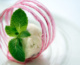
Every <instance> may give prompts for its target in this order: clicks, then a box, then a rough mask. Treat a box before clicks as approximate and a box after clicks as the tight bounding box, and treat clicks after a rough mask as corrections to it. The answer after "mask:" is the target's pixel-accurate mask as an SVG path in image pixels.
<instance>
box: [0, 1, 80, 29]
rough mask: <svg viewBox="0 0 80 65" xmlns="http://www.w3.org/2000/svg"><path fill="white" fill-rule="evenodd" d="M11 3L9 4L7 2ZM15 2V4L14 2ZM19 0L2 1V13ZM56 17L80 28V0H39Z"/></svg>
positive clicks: (0, 6)
mask: <svg viewBox="0 0 80 65" xmlns="http://www.w3.org/2000/svg"><path fill="white" fill-rule="evenodd" d="M7 1H9V2H7ZM12 1H13V2H12ZM15 1H17V0H0V12H2V11H3V10H4V9H5V8H6V7H9V6H11V4H12V3H15ZM38 1H40V2H42V3H43V4H44V5H46V7H47V8H48V9H49V10H50V11H51V12H52V13H53V14H54V15H55V14H56V15H58V16H60V17H63V18H65V19H67V20H69V21H71V22H72V23H73V24H76V25H77V26H78V27H79V28H80V0H38Z"/></svg>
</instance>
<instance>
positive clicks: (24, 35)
mask: <svg viewBox="0 0 80 65" xmlns="http://www.w3.org/2000/svg"><path fill="white" fill-rule="evenodd" d="M29 36H31V34H30V33H29V32H28V31H27V30H26V31H22V32H21V33H20V34H19V36H18V37H19V38H25V37H29Z"/></svg>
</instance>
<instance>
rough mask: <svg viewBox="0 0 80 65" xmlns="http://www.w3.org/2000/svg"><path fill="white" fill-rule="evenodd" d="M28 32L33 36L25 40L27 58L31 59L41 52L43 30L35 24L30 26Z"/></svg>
mask: <svg viewBox="0 0 80 65" xmlns="http://www.w3.org/2000/svg"><path fill="white" fill-rule="evenodd" d="M27 30H28V31H29V32H30V34H31V36H30V37H27V38H24V39H23V41H24V42H23V45H24V49H25V56H26V58H30V57H31V56H33V55H36V54H37V53H39V52H40V50H41V46H42V40H41V35H42V33H41V30H40V29H39V28H38V27H37V26H36V25H35V24H28V27H27Z"/></svg>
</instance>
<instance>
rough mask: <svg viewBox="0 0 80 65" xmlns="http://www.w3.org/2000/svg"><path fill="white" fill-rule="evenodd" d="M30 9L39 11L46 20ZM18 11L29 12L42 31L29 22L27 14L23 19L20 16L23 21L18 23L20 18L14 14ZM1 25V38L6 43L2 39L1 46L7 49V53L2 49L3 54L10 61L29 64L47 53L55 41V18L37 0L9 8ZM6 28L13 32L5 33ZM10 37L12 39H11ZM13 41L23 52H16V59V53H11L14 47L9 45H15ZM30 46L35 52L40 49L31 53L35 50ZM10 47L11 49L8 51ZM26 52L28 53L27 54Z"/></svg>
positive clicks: (22, 0) (23, 0)
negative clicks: (44, 52) (43, 53)
mask: <svg viewBox="0 0 80 65" xmlns="http://www.w3.org/2000/svg"><path fill="white" fill-rule="evenodd" d="M31 3H32V4H31ZM33 4H34V5H33ZM29 7H30V8H32V9H34V10H35V11H37V13H38V14H39V15H40V16H41V17H42V18H43V19H44V21H43V20H42V19H41V18H40V16H38V15H37V13H36V12H34V11H33V10H32V9H30V8H29ZM16 10H21V11H24V12H26V11H27V12H28V13H30V15H32V16H33V18H34V19H35V20H36V21H37V22H38V23H39V24H40V26H41V30H39V28H38V27H36V25H35V24H32V23H29V22H28V18H29V17H28V16H26V15H27V14H25V13H24V15H23V14H21V17H20V16H19V17H20V19H19V21H21V23H20V22H19V21H16V20H17V18H16V17H18V16H17V15H15V16H13V14H14V12H15V11H16ZM42 10H43V11H44V12H45V13H44V12H43V11H42ZM18 13H19V12H18ZM45 14H46V15H45ZM3 17H4V20H5V24H4V22H3ZM11 17H12V18H11ZM19 17H18V18H19ZM21 18H22V19H21ZM11 21H13V22H12V23H10V22H11ZM0 23H1V30H0V36H1V38H2V39H3V41H4V43H3V41H2V39H1V38H0V41H1V46H3V45H5V47H4V48H7V49H5V52H6V53H5V52H4V51H3V48H1V49H2V51H3V53H4V54H5V56H7V58H8V59H9V60H11V61H14V62H18V63H22V64H24V63H27V62H28V61H31V60H33V59H35V58H37V57H38V56H40V54H41V53H42V52H43V51H45V50H46V49H47V48H48V46H49V45H50V44H51V43H52V41H53V39H54V35H55V34H54V32H55V31H54V30H55V24H54V20H53V17H52V15H51V14H50V12H49V10H48V9H47V8H46V7H45V6H44V5H43V4H41V3H40V2H38V1H36V0H20V1H19V2H17V3H16V4H14V5H13V6H11V7H10V8H7V9H6V10H5V11H3V13H2V15H1V17H0ZM18 23H19V24H18ZM14 24H15V26H14ZM6 26H8V27H7V30H11V31H7V30H6V31H5V27H6ZM32 28H33V29H32ZM34 28H35V29H34ZM33 30H34V31H33ZM36 30H37V31H36ZM13 32H14V33H13ZM35 32H36V34H35ZM6 33H7V34H6ZM10 37H12V38H10ZM8 40H9V41H8ZM15 40H16V41H15ZM13 41H15V42H16V43H18V44H17V46H18V47H19V48H20V49H21V51H20V49H18V50H19V53H18V51H17V52H16V53H18V54H17V58H16V57H15V55H16V53H15V55H13V54H14V52H13V51H11V49H13V48H12V47H11V46H12V45H9V44H11V43H12V44H13V45H14V43H15V42H14V43H13ZM32 41H33V42H32ZM35 41H36V42H35ZM34 42H35V43H36V46H37V47H35V44H34ZM37 42H38V43H39V44H38V45H37ZM28 43H30V44H31V45H26V44H28ZM15 45H16V44H15ZM15 45H14V46H13V47H14V48H15ZM29 46H31V48H32V47H33V46H34V47H35V48H34V50H35V49H36V48H39V49H37V50H36V51H34V52H31V50H33V49H31V48H28V47H29ZM8 47H9V48H11V49H8ZM16 48H17V47H16ZM25 49H26V50H25ZM27 50H30V51H27ZM25 52H27V53H25ZM20 53H22V54H20ZM19 54H20V55H19ZM18 55H19V56H21V57H22V58H23V59H21V58H20V57H19V56H18Z"/></svg>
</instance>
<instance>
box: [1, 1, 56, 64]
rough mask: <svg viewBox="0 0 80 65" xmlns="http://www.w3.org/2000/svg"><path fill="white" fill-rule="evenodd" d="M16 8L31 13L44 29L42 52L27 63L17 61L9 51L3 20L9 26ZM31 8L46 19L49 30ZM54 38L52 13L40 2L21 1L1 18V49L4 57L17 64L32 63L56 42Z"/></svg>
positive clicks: (8, 9)
mask: <svg viewBox="0 0 80 65" xmlns="http://www.w3.org/2000/svg"><path fill="white" fill-rule="evenodd" d="M15 8H22V9H23V10H25V11H27V12H29V13H30V14H31V15H32V16H33V17H34V18H35V19H36V20H37V22H39V23H40V25H41V28H42V48H41V51H40V53H39V54H37V55H36V56H35V57H31V58H28V59H26V60H25V62H19V61H17V60H15V59H14V58H13V57H12V56H11V55H10V53H9V51H8V43H7V42H8V36H7V34H6V32H5V25H4V24H3V18H4V20H5V24H6V25H9V23H10V18H11V15H12V13H13V10H14V9H15ZM30 8H32V9H34V10H35V11H37V12H38V13H39V14H40V15H41V16H42V17H43V18H44V20H45V23H46V25H47V28H46V26H45V24H44V22H43V20H41V18H40V17H39V16H38V15H37V14H36V13H35V12H34V11H33V10H31V9H30ZM42 10H43V11H44V12H45V14H46V15H47V16H46V15H45V14H44V12H43V11H42ZM47 17H48V18H49V19H48V18H47ZM47 29H48V30H47ZM47 32H48V33H47ZM54 37H55V23H54V20H53V17H52V15H51V13H50V12H49V10H48V9H47V8H46V7H45V6H44V5H43V4H41V3H40V2H38V1H36V0H20V1H18V2H17V3H16V4H14V5H13V6H11V7H10V8H7V9H6V10H4V11H3V13H2V14H1V16H0V49H1V50H2V52H3V53H4V55H5V56H6V57H7V58H8V59H9V60H11V61H14V62H17V63H20V64H26V63H27V62H29V61H32V60H33V59H35V58H37V57H39V56H40V54H41V53H42V52H43V51H45V50H46V49H47V48H48V46H49V45H50V44H51V43H52V41H53V40H54ZM4 49H5V50H4Z"/></svg>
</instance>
